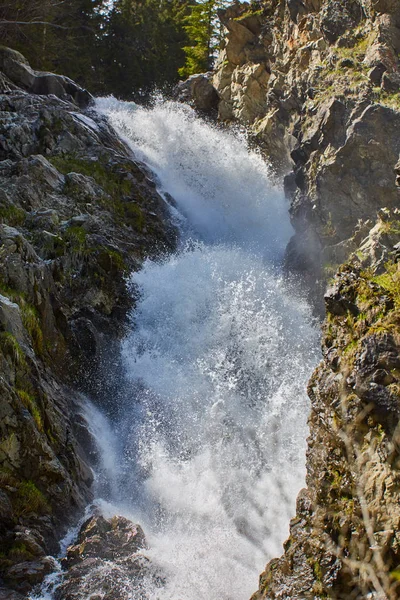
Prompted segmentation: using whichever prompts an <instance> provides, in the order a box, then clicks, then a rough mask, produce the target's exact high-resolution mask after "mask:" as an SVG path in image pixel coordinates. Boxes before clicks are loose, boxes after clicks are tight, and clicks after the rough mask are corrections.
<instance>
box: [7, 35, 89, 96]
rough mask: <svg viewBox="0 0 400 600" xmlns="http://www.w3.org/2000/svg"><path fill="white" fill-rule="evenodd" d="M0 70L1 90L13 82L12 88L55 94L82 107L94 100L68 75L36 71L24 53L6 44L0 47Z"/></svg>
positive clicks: (33, 92) (32, 92)
mask: <svg viewBox="0 0 400 600" xmlns="http://www.w3.org/2000/svg"><path fill="white" fill-rule="evenodd" d="M0 71H1V73H2V79H1V81H0V90H1V91H4V90H5V91H7V89H10V87H9V86H10V83H11V89H12V88H13V87H14V89H15V88H18V87H19V88H22V89H23V90H25V91H27V92H30V93H31V94H40V95H49V94H53V95H54V96H57V97H58V98H61V99H62V100H66V101H68V102H72V103H73V104H76V105H77V106H79V107H80V108H86V107H87V106H89V104H91V103H92V102H93V98H92V96H91V95H90V94H89V92H87V91H86V90H83V89H82V88H81V87H79V86H78V85H76V83H75V82H74V81H72V80H71V79H69V78H68V77H64V76H63V75H56V74H55V73H44V72H42V71H34V70H33V69H32V68H31V67H30V65H29V63H28V61H27V60H26V59H25V57H24V56H22V54H20V53H19V52H17V51H16V50H12V49H11V48H5V47H4V46H1V47H0Z"/></svg>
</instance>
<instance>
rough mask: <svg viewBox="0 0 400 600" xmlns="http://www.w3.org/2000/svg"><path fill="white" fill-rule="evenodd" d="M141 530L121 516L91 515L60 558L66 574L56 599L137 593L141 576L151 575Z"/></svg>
mask: <svg viewBox="0 0 400 600" xmlns="http://www.w3.org/2000/svg"><path fill="white" fill-rule="evenodd" d="M146 547H147V544H146V539H145V536H144V533H143V530H142V529H141V527H140V526H139V525H135V524H133V523H132V522H131V521H129V520H128V519H126V518H124V517H120V516H115V517H113V518H111V519H105V518H104V517H103V516H101V515H95V516H93V517H91V518H90V519H89V520H88V521H86V523H84V524H83V525H82V527H81V529H80V532H79V535H78V539H77V540H76V542H75V544H74V545H72V546H70V547H69V548H68V551H67V556H66V558H65V559H64V560H63V561H62V564H63V569H64V570H65V575H64V576H63V579H62V583H61V585H60V586H58V587H57V589H56V591H55V598H56V600H78V599H80V598H82V597H85V598H103V599H104V600H125V599H126V600H128V599H129V598H132V595H134V597H140V592H141V591H142V590H143V585H144V580H145V579H146V578H148V580H149V581H151V580H152V579H154V577H155V575H154V573H152V571H151V565H150V562H149V559H148V558H147V557H146V555H145V554H144V551H145V550H146Z"/></svg>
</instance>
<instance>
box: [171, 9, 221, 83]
mask: <svg viewBox="0 0 400 600" xmlns="http://www.w3.org/2000/svg"><path fill="white" fill-rule="evenodd" d="M221 6H222V2H221V0H202V1H199V2H197V3H196V4H194V5H192V7H191V11H190V14H189V15H188V16H187V17H186V19H185V26H184V28H185V31H186V33H187V35H188V38H189V42H190V43H189V44H188V45H186V46H185V47H184V51H185V55H186V62H185V65H184V66H183V67H182V68H181V69H179V75H180V76H181V77H183V78H186V77H189V76H190V75H193V74H194V73H204V72H205V71H209V70H210V69H212V66H213V63H214V59H215V55H216V51H217V49H218V48H219V45H220V37H221V30H220V23H219V20H218V17H217V10H218V8H220V7H221Z"/></svg>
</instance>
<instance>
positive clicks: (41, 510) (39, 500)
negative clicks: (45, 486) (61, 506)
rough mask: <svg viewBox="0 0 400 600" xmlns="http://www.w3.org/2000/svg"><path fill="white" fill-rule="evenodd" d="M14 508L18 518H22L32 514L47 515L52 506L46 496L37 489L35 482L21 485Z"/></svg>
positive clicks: (25, 482) (26, 482)
mask: <svg viewBox="0 0 400 600" xmlns="http://www.w3.org/2000/svg"><path fill="white" fill-rule="evenodd" d="M13 508H14V512H15V514H16V516H18V517H21V516H24V515H27V514H30V513H36V514H46V513H49V512H50V506H49V504H48V502H47V500H46V497H45V495H44V494H43V493H42V492H41V491H40V490H39V489H38V488H37V487H36V485H35V484H34V483H33V481H23V482H22V483H20V484H19V486H18V490H17V493H16V496H15V498H14V499H13Z"/></svg>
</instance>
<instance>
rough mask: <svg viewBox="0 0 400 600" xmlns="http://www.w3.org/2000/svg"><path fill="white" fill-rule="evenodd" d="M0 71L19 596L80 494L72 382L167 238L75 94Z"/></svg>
mask: <svg viewBox="0 0 400 600" xmlns="http://www.w3.org/2000/svg"><path fill="white" fill-rule="evenodd" d="M0 66H2V67H3V69H4V71H5V72H4V74H3V75H1V77H0V85H1V86H2V88H1V91H2V92H3V93H1V94H0V372H1V377H0V396H1V400H0V580H1V581H3V582H4V584H6V585H8V586H11V587H12V588H14V589H15V590H17V591H21V592H26V591H28V589H29V588H30V587H31V586H32V585H34V584H36V583H38V582H39V581H41V579H42V578H43V576H44V575H45V574H46V573H47V572H48V571H49V569H52V565H51V564H50V562H51V561H49V559H48V558H46V555H48V554H50V553H54V552H56V551H57V540H58V539H59V537H60V535H61V534H62V533H63V531H64V530H65V528H66V527H67V526H68V525H69V523H70V520H71V518H72V517H74V518H76V515H77V514H78V513H79V511H80V510H82V509H83V507H84V506H85V505H86V504H87V502H88V500H90V497H91V492H90V486H91V482H92V472H91V469H90V467H89V466H88V458H87V451H86V450H85V446H90V443H89V440H88V434H86V435H82V432H85V422H84V419H83V417H81V416H80V412H81V409H80V403H81V399H80V394H79V392H78V391H77V388H80V389H85V385H84V384H85V381H86V383H88V384H89V386H90V381H91V374H93V373H95V372H96V369H97V368H98V367H99V361H100V358H101V354H102V351H103V349H104V348H106V347H109V346H110V344H112V343H113V340H114V341H117V339H118V336H119V335H120V334H121V333H122V331H123V327H124V317H125V315H126V311H127V310H128V309H129V307H130V305H131V302H132V301H131V296H130V294H129V293H128V291H127V287H126V277H125V276H126V274H127V273H129V271H131V270H132V269H136V268H138V267H139V266H140V265H141V263H142V261H143V260H144V258H146V257H147V256H155V255H156V254H157V253H158V252H160V251H163V252H165V251H167V250H171V249H172V248H173V247H174V245H175V237H176V236H175V230H174V228H173V227H172V226H171V225H170V222H169V218H168V214H167V210H166V207H165V204H164V201H163V200H162V199H161V197H160V196H159V195H158V194H157V192H156V191H155V187H154V184H153V183H152V182H151V181H150V179H149V174H148V173H147V172H146V170H145V168H144V167H143V166H142V165H141V164H139V163H138V162H136V161H135V160H133V158H132V156H131V153H130V151H129V150H128V149H127V148H126V147H125V146H124V145H123V144H122V143H121V142H120V141H119V139H118V138H117V136H116V135H115V134H114V133H113V131H112V130H111V129H110V128H109V126H108V125H107V123H106V121H105V120H103V119H102V118H101V117H99V116H98V115H97V114H96V113H95V112H90V111H89V112H86V113H83V112H81V110H80V109H79V108H78V105H80V106H85V105H86V104H87V100H88V96H87V94H86V93H85V92H84V91H83V90H80V89H79V88H78V87H77V86H76V85H75V84H73V83H72V82H69V81H68V80H66V79H65V78H60V77H59V76H52V75H49V74H41V73H37V72H33V71H32V70H31V69H30V67H29V65H27V63H26V61H25V59H24V58H23V57H21V55H19V54H18V53H15V52H13V51H10V50H6V49H1V50H0ZM38 81H40V83H38ZM56 82H57V83H56ZM26 90H29V92H31V93H28V92H27V91H26ZM47 93H49V94H50V95H45V94H47ZM85 98H86V99H85ZM81 373H83V374H84V377H81ZM1 581H0V582H1ZM5 597H6V596H5ZM10 598H11V596H10Z"/></svg>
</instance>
